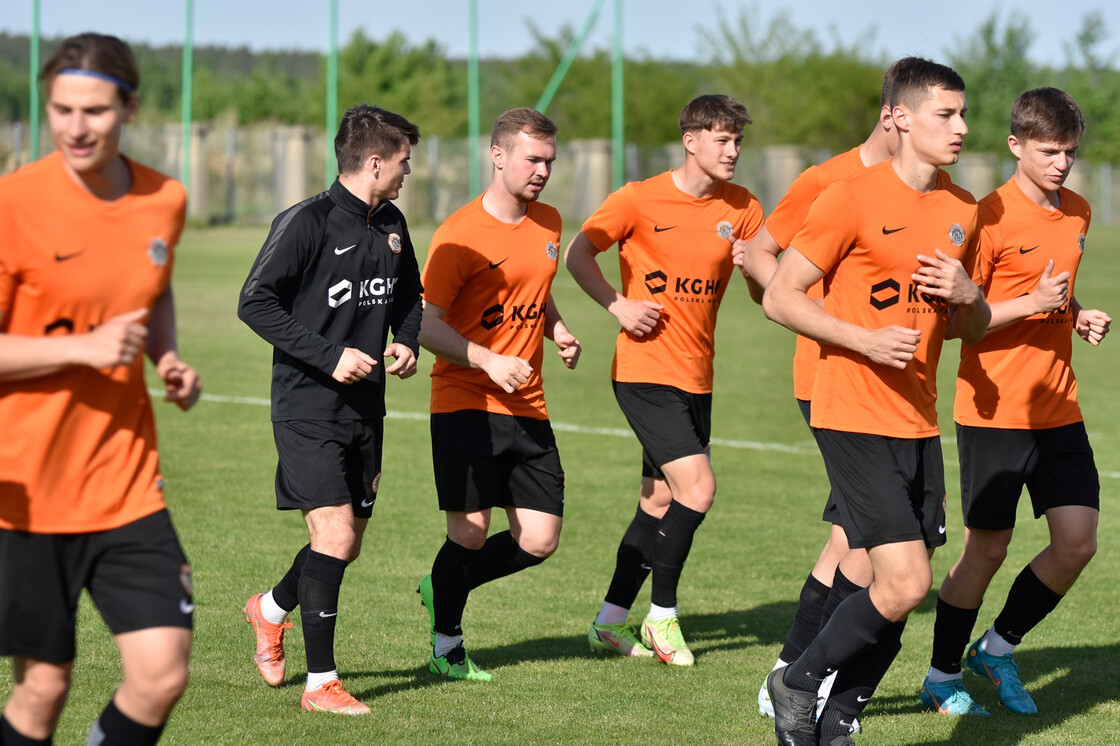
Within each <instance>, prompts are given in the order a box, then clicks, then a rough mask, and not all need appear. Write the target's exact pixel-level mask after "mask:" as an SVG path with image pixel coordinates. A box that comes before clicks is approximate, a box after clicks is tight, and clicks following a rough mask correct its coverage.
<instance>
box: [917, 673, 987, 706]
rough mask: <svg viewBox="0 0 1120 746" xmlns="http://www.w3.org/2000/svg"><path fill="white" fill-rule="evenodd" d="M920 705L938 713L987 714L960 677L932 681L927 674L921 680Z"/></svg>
mask: <svg viewBox="0 0 1120 746" xmlns="http://www.w3.org/2000/svg"><path fill="white" fill-rule="evenodd" d="M921 700H922V706H923V707H925V708H926V709H927V710H933V711H934V712H936V713H937V714H938V715H987V714H988V711H987V710H985V709H984V708H983V707H981V706H980V705H978V704H977V703H976V700H974V699H973V698H972V695H970V694H969V693H968V690H967V689H965V688H964V682H963V681H961V680H960V679H953V680H951V681H939V682H937V683H934V682H932V681H930V680H929V677H928V676H927V677H926V679H925V681H923V682H922V694H921Z"/></svg>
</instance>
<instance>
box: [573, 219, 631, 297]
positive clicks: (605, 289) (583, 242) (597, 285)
mask: <svg viewBox="0 0 1120 746" xmlns="http://www.w3.org/2000/svg"><path fill="white" fill-rule="evenodd" d="M598 256H599V252H598V251H597V250H596V249H595V247H594V245H593V244H592V243H591V241H590V240H589V239H588V238H587V237H586V236H584V235H583V233H582V232H581V233H579V234H577V235H576V237H575V238H573V239H572V242H571V244H569V245H568V250H567V251H566V252H565V253H564V266H565V267H567V268H568V271H569V272H570V273H571V274H572V277H573V278H575V281H576V284H577V285H579V286H580V288H581V289H582V290H583V292H585V293H587V294H588V295H589V296H590V297H591V299H592V300H594V301H595V302H596V303H598V304H599V305H600V306H602V307H603V308H605V309H607V310H608V311H609V310H610V308H611V304H613V303H614V302H616V301H618V300H620V299H623V296H622V294H621V293H619V292H618V291H617V290H615V289H614V287H612V286H611V284H610V283H609V282H607V278H605V277H604V276H603V270H602V269H600V267H599V261H598Z"/></svg>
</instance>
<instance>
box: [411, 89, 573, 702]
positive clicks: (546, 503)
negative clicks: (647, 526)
mask: <svg viewBox="0 0 1120 746" xmlns="http://www.w3.org/2000/svg"><path fill="white" fill-rule="evenodd" d="M490 157H491V159H492V161H493V164H494V173H493V177H492V178H491V180H490V186H489V187H487V189H486V191H485V192H483V193H482V194H481V195H480V196H478V197H477V198H475V199H474V200H472V201H471V202H469V203H467V204H466V205H464V206H463V207H461V208H460V209H459V210H457V211H456V212H455V213H454V214H453V215H451V216H450V217H449V218H448V219H447V220H445V221H444V222H443V224H442V225H441V226H440V227H439V229H438V230H437V231H436V233H435V235H434V236H433V237H432V243H431V248H430V250H429V252H428V259H427V262H426V264H425V266H424V316H423V325H422V327H421V333H420V343H421V344H422V345H423V346H424V347H426V348H427V349H428V350H430V351H431V352H432V353H433V354H435V355H436V357H437V360H436V362H435V365H434V366H433V368H432V402H431V410H432V415H431V428H432V461H433V466H434V469H435V482H436V492H437V493H438V496H439V507H440V510H443V511H444V512H445V514H446V519H447V539H446V541H444V543H443V546H442V547H440V550H439V552H438V553H437V554H436V557H435V561H434V562H433V563H432V572H431V574H430V575H426V576H425V577H424V578H423V579H422V580H421V581H420V586H419V588H418V589H417V590H418V592H419V593H420V598H421V601H422V603H423V604H424V606H425V607H427V609H428V621H429V625H430V641H431V643H432V654H431V658H430V660H429V668H430V669H431V671H432V672H433V673H436V674H439V675H441V676H446V677H448V678H452V679H468V680H472V681H489V680H490V678H491V676H490V674H489V673H486V672H485V671H482V670H480V669H478V668H476V667H475V666H474V664H473V663H472V661H471V659H470V657H469V656H468V655H467V652H466V649H465V648H464V647H463V630H462V619H463V610H464V608H465V607H466V603H467V597H468V595H469V594H470V592H471V591H472V590H474V589H475V588H477V587H478V586H480V585H482V584H483V583H488V582H490V581H492V580H496V579H498V578H502V577H505V576H507V575H511V574H513V573H515V572H519V571H521V570H525V569H527V568H530V567H533V566H535V565H539V564H540V563H542V562H544V560H545V559H547V558H548V556H549V555H551V554H552V553H553V552H554V551H556V546H557V544H558V542H559V540H560V527H561V524H562V520H563V518H562V516H563V512H564V471H563V468H562V467H561V465H560V455H559V453H558V451H557V449H556V439H555V437H554V436H553V433H552V426H551V424H550V423H549V421H548V410H547V409H546V407H545V400H544V388H543V387H542V384H543V380H542V377H541V366H542V363H543V362H544V339H545V338H546V337H547V338H549V339H551V340H552V341H553V342H554V343H555V344H556V346H557V347H558V348H559V355H560V358H561V359H562V360H563V361H564V364H565V365H566V366H567V367H568V368H569V369H571V368H575V367H576V364H577V363H578V361H579V354H580V344H579V340H577V339H576V338H575V337H574V336H572V334H571V332H569V331H568V328H567V327H566V326H565V325H564V320H563V319H562V318H561V316H560V311H559V309H557V307H556V303H555V302H554V301H553V299H552V280H553V278H554V277H555V276H556V265H557V260H558V258H559V253H560V250H559V243H560V214H559V213H558V212H557V211H556V209H555V208H553V207H550V206H549V205H545V204H543V203H541V202H538V201H537V200H538V198H539V197H540V195H541V192H542V191H543V190H544V188H545V185H546V184H547V183H548V179H549V176H550V175H551V174H552V163H553V161H554V160H555V159H556V125H555V124H553V123H552V121H551V120H550V119H548V117H546V116H544V115H543V114H541V113H539V112H537V111H534V110H533V109H529V108H524V107H521V108H516V109H510V110H509V111H507V112H505V113H504V114H502V115H501V116H500V117H499V118H498V120H497V122H495V123H494V129H493V131H492V133H491V136H490ZM493 508H504V509H505V511H506V516H507V518H508V519H509V530H508V531H502V532H500V533H497V534H494V535H493V536H489V537H488V536H487V534H488V533H489V529H490V514H491V510H492V509H493Z"/></svg>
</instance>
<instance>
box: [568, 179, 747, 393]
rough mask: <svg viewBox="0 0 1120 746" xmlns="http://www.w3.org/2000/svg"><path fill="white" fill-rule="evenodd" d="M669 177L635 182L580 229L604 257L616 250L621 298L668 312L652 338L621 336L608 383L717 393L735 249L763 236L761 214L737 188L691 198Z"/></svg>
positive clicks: (726, 187) (727, 187)
mask: <svg viewBox="0 0 1120 746" xmlns="http://www.w3.org/2000/svg"><path fill="white" fill-rule="evenodd" d="M672 173H673V172H672V171H666V172H665V173H663V174H660V175H659V176H654V177H653V178H651V179H646V180H645V181H639V182H632V183H630V184H627V185H626V186H624V187H622V188H621V189H619V190H618V191H616V192H614V193H613V194H611V195H610V196H609V197H607V199H606V201H605V202H603V205H602V206H601V207H600V208H599V209H598V210H597V211H596V212H595V214H594V215H592V216H591V217H589V218H588V219H587V221H586V222H585V223H584V224H583V233H584V235H586V236H587V238H588V239H590V241H591V243H592V244H593V245H594V246H595V248H596V249H598V250H599V251H606V250H607V249H609V248H610V247H611V246H612V245H614V244H616V243H617V244H618V258H619V263H620V266H621V269H622V294H623V295H625V296H626V297H627V298H629V299H630V300H648V301H652V302H654V303H660V304H661V305H663V306H665V308H664V309H662V311H661V319H660V321H659V323H658V325H657V327H656V328H655V329H654V331H653V333H652V334H647V335H645V336H643V337H641V338H635V337H632V336H630V335H629V334H627V333H626V332H625V331H623V330H619V333H618V339H617V341H616V343H615V355H614V364H613V366H612V368H611V378H613V379H614V380H615V381H620V382H624V383H658V384H664V385H668V386H675V387H676V388H679V389H681V390H683V391H688V392H690V393H694V394H706V393H709V392H711V390H712V378H713V365H712V362H713V359H714V357H715V329H716V315H717V313H718V312H719V304H720V301H721V300H723V295H724V293H725V292H727V285H728V282H729V281H730V279H731V273H732V270H733V268H734V265H733V264H732V262H731V245H732V243H734V241H735V239H736V238H744V239H748V240H749V239H751V238H754V235H755V234H756V233H758V231H759V230H760V229H761V228H762V222H763V218H762V207H761V206H760V205H759V203H758V200H757V199H756V198H755V196H754V195H753V194H751V193H750V192H749V191H747V190H746V189H744V188H743V187H741V186H738V185H736V184H730V183H727V182H722V181H721V182H718V183H717V184H716V188H715V191H714V192H713V193H712V194H711V195H709V196H707V197H693V196H691V195H689V194H685V193H684V192H682V191H681V190H680V189H678V188H677V186H676V184H674V183H673V177H672Z"/></svg>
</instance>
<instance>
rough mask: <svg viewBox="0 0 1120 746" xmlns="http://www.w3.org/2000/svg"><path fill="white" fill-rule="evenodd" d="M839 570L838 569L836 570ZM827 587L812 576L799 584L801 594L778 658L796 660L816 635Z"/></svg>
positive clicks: (825, 600) (787, 660)
mask: <svg viewBox="0 0 1120 746" xmlns="http://www.w3.org/2000/svg"><path fill="white" fill-rule="evenodd" d="M837 572H839V570H837ZM829 590H830V589H829V587H828V586H827V585H825V584H824V583H822V582H821V581H819V580H817V579H816V578H815V577H813V574H812V573H809V577H807V578H806V579H805V583H804V584H803V585H802V586H801V595H800V597H799V598H798V601H797V612H796V613H795V614H794V615H793V624H791V625H790V626H789V632H788V633H787V634H786V643H785V645H783V646H782V652H781V654H780V655H779V656H778V659H779V660H783V661H785V662H786V663H789V662H790V661H795V660H797V658H798V656H800V655H801V653H802V652H803V651H804V650H805V648H807V647H809V643H811V642H812V641H813V638H814V637H816V636H817V632H819V631H820V628H821V617H822V616H823V615H824V607H825V603H826V602H827V601H828V598H829V593H828V592H829Z"/></svg>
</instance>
